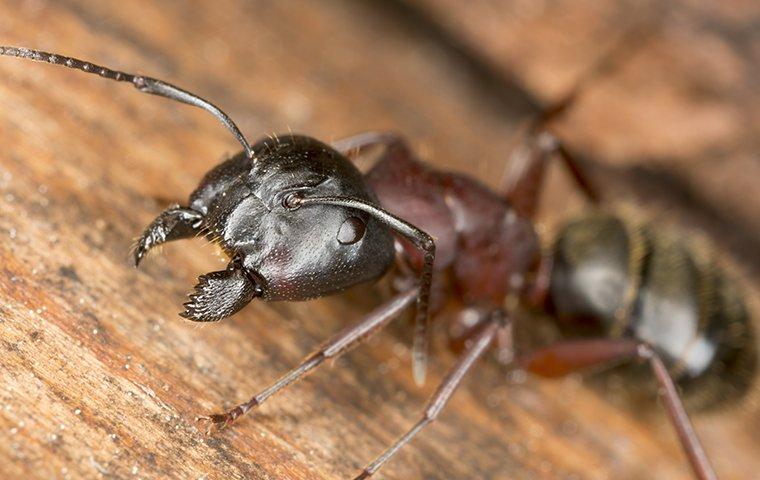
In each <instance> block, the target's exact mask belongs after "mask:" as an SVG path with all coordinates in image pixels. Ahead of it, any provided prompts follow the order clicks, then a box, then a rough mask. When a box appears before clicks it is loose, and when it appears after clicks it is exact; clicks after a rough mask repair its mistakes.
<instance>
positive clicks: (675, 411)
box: [637, 344, 718, 480]
mask: <svg viewBox="0 0 760 480" xmlns="http://www.w3.org/2000/svg"><path fill="white" fill-rule="evenodd" d="M637 354H638V356H639V357H640V358H642V359H646V360H648V361H649V365H650V367H652V372H653V373H654V376H655V378H657V383H658V384H659V386H660V389H659V394H660V398H661V399H662V402H663V403H664V404H665V410H666V411H667V412H668V416H669V417H670V422H671V423H672V424H673V427H674V428H675V429H676V433H677V434H678V439H679V440H680V442H681V446H682V447H683V449H684V451H685V452H686V456H687V457H689V464H690V465H691V468H692V470H694V474H695V475H696V476H697V478H699V479H700V480H717V478H718V476H717V475H716V474H715V470H713V467H712V465H711V464H710V459H709V458H708V457H707V454H706V453H705V450H704V448H703V447H702V443H701V442H700V441H699V437H697V432H695V431H694V425H693V424H692V423H691V420H690V419H689V415H688V414H687V413H686V409H685V408H684V406H683V402H682V401H681V396H680V395H679V394H678V390H677V388H676V385H675V383H674V382H673V378H672V377H671V376H670V373H669V372H668V369H667V368H666V367H665V364H664V363H663V362H662V359H661V358H660V356H659V355H657V353H656V352H655V351H654V350H653V349H652V348H651V347H650V346H649V345H645V344H641V345H640V346H639V351H638V352H637Z"/></svg>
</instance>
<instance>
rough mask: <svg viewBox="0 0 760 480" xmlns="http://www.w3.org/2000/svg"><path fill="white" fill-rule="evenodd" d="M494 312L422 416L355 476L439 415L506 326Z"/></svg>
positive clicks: (366, 474)
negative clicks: (474, 365)
mask: <svg viewBox="0 0 760 480" xmlns="http://www.w3.org/2000/svg"><path fill="white" fill-rule="evenodd" d="M494 315H495V316H497V317H498V320H493V319H492V320H491V321H490V323H489V324H488V326H487V327H485V328H484V329H483V330H482V331H481V332H480V333H478V335H477V336H475V338H473V341H472V344H471V346H470V347H469V348H468V349H467V351H465V353H464V354H463V355H462V356H461V357H460V358H459V360H458V361H457V363H456V364H455V365H454V367H453V368H452V369H451V370H450V371H449V373H448V375H446V378H444V379H443V381H442V382H441V384H440V385H439V387H438V390H436V392H435V393H434V394H433V396H432V397H431V398H430V400H429V401H428V404H427V408H426V409H425V413H424V414H423V416H422V418H421V419H420V420H419V421H418V422H417V423H415V424H414V426H413V427H412V428H411V429H409V430H408V431H407V432H406V433H405V434H404V435H402V436H401V437H400V438H399V439H398V440H396V441H395V442H394V443H393V445H391V446H390V447H389V448H388V449H387V450H386V451H385V452H383V454H382V455H380V456H379V457H377V458H376V459H375V460H374V461H373V462H372V463H370V464H369V465H367V466H366V467H365V468H364V470H363V471H362V473H360V474H359V475H358V476H357V477H356V478H355V479H354V480H363V479H367V478H369V477H370V476H372V475H373V474H375V473H376V472H377V471H378V470H380V468H381V467H382V466H383V464H385V462H387V461H388V460H389V459H390V458H391V457H392V456H393V455H394V454H395V453H396V452H397V451H398V450H399V449H400V448H401V447H403V446H404V445H406V444H407V443H409V442H410V441H411V440H412V439H413V438H414V437H415V435H417V434H418V433H419V432H420V431H421V430H422V429H423V428H425V426H427V425H428V424H429V423H431V422H432V421H433V420H435V419H436V418H437V417H438V415H439V414H440V413H441V410H443V408H444V407H445V406H446V404H447V403H448V401H449V399H450V398H451V395H453V394H454V392H455V391H456V389H457V387H458V386H459V384H460V383H461V381H462V378H464V376H465V374H467V372H468V371H469V370H470V368H471V367H472V366H473V364H474V363H475V362H476V361H477V360H478V359H479V358H480V357H481V356H482V355H483V353H484V352H485V351H486V348H488V346H489V345H490V344H491V342H493V340H494V338H495V337H496V335H497V332H498V331H499V330H500V329H502V328H504V327H505V325H506V323H504V322H507V321H508V320H507V319H504V318H503V317H502V315H503V314H502V313H501V312H495V314H494ZM492 318H493V317H492Z"/></svg>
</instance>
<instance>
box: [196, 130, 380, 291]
mask: <svg viewBox="0 0 760 480" xmlns="http://www.w3.org/2000/svg"><path fill="white" fill-rule="evenodd" d="M254 151H255V152H256V156H255V158H254V159H253V160H251V161H248V162H246V163H248V164H249V166H250V169H242V170H241V171H240V174H241V175H240V176H239V177H238V178H237V179H233V180H232V181H229V180H230V179H227V182H226V183H227V188H225V189H222V190H220V191H217V192H216V195H215V196H214V199H213V200H212V201H211V202H210V204H209V207H208V211H207V213H206V221H205V222H204V223H205V225H204V227H205V228H206V229H207V231H208V232H209V235H210V237H211V238H212V239H214V240H216V241H218V242H219V243H220V244H221V245H222V247H223V248H224V250H225V251H227V252H228V253H229V254H230V255H231V256H233V257H234V258H235V259H236V260H237V262H239V265H240V266H241V267H242V268H243V269H244V270H245V271H246V273H247V274H248V275H249V276H251V277H252V278H254V279H256V283H257V285H258V287H259V289H260V296H261V297H262V298H264V299H266V300H305V299H309V298H313V297H318V296H322V295H327V294H330V293H333V292H335V291H338V290H342V289H344V288H347V287H350V286H352V285H355V284H358V283H361V282H364V281H367V280H370V279H374V278H377V277H379V276H380V275H382V274H383V272H384V271H385V270H386V269H387V268H388V266H389V265H390V263H391V262H392V260H393V255H394V251H393V240H392V236H391V233H390V231H389V229H388V228H387V227H386V226H385V225H383V224H382V223H380V221H378V219H376V218H374V217H373V216H371V215H370V214H368V213H367V212H364V211H361V210H358V209H355V208H350V207H347V206H340V205H334V204H329V203H313V204H309V205H305V204H303V201H304V200H305V199H310V198H346V199H353V200H355V201H358V202H364V203H366V204H368V205H373V206H376V205H377V204H378V203H377V198H376V197H375V195H374V194H373V193H372V191H371V190H370V189H369V188H368V187H367V185H366V184H365V182H364V179H363V178H362V175H361V173H360V172H359V171H358V170H357V169H356V167H355V166H354V165H353V164H352V163H351V162H350V161H349V160H348V159H347V158H345V157H344V156H343V155H341V154H340V153H338V152H337V151H335V150H333V149H332V148H330V147H329V146H328V145H325V144H324V143H322V142H319V141H317V140H314V139H312V138H309V137H303V136H296V135H287V136H283V137H279V138H278V137H275V138H272V139H267V140H264V141H262V142H259V143H258V144H256V145H255V146H254ZM202 189H204V186H201V187H200V188H199V190H202Z"/></svg>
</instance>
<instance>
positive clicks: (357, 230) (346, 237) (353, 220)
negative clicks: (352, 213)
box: [338, 217, 367, 245]
mask: <svg viewBox="0 0 760 480" xmlns="http://www.w3.org/2000/svg"><path fill="white" fill-rule="evenodd" d="M366 230H367V225H366V224H365V223H364V220H362V219H361V218H359V217H348V219H346V221H345V222H343V225H341V226H340V230H338V241H339V242H340V243H341V244H343V245H352V244H354V243H356V242H358V241H359V240H361V239H362V237H363V236H364V232H365V231H366Z"/></svg>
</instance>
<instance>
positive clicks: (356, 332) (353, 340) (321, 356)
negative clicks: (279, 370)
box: [197, 287, 418, 433]
mask: <svg viewBox="0 0 760 480" xmlns="http://www.w3.org/2000/svg"><path fill="white" fill-rule="evenodd" d="M417 290H418V288H416V287H415V288H412V289H410V290H407V291H406V292H404V293H401V294H399V295H397V296H395V297H394V298H393V299H391V300H390V301H388V302H386V303H385V304H383V305H381V306H380V307H378V308H376V309H375V310H374V311H372V312H371V313H370V314H369V315H367V316H366V317H364V318H363V319H362V320H361V321H359V322H358V323H356V324H355V325H351V326H349V327H348V328H346V329H344V330H343V331H341V332H339V333H338V334H337V335H335V336H334V337H332V338H331V339H330V340H328V341H327V343H325V344H324V345H322V347H321V348H320V349H319V350H317V352H315V353H313V354H312V355H309V356H308V357H306V359H305V360H304V361H303V362H301V364H300V365H298V366H297V367H296V368H294V369H292V370H290V371H289V372H287V373H286V374H285V375H283V376H282V377H280V378H279V379H278V380H277V381H276V382H274V383H273V384H272V385H270V386H269V387H267V388H265V389H264V390H262V391H261V392H259V393H257V394H256V395H254V396H253V397H251V399H250V400H248V401H247V402H245V403H241V404H240V405H238V406H236V407H235V408H233V409H231V410H229V411H227V412H225V413H218V414H213V415H209V416H200V417H198V418H197V420H198V421H206V422H208V429H207V431H206V433H209V432H210V431H211V428H212V427H214V426H216V427H217V428H219V429H222V428H224V427H227V426H229V425H231V424H232V423H233V422H234V421H235V420H237V419H238V418H240V417H241V416H243V415H245V414H246V413H248V412H249V411H250V410H251V409H253V408H255V407H258V406H260V405H261V404H262V403H264V402H265V401H266V400H267V399H268V398H269V397H271V396H272V395H274V394H275V393H277V392H279V391H280V390H282V389H283V388H285V387H287V386H288V385H290V384H291V383H293V382H295V381H296V380H299V379H300V378H302V377H303V376H304V375H306V374H307V373H309V372H310V371H311V370H313V369H314V368H315V367H317V366H318V365H320V364H321V363H323V362H324V361H325V360H328V359H331V358H337V357H339V356H340V355H342V354H344V353H346V352H347V351H348V350H350V349H351V348H353V347H354V346H356V345H357V344H358V343H359V342H361V341H362V340H366V339H367V338H368V337H369V336H371V335H372V334H373V333H375V332H376V331H378V330H379V329H380V328H382V327H384V326H385V325H386V324H387V323H388V322H390V321H391V320H392V319H393V318H394V317H395V316H396V315H398V313H399V312H401V310H403V309H404V308H405V307H407V306H408V305H410V304H411V303H412V302H413V301H414V299H415V298H417Z"/></svg>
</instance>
